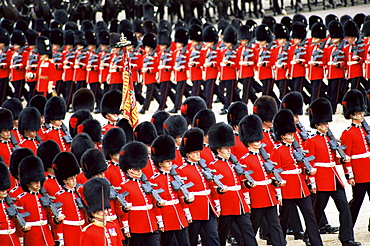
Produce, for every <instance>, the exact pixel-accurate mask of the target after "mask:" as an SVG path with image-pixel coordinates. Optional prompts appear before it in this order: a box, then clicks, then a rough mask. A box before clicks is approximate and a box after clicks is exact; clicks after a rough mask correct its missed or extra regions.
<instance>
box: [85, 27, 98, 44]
mask: <svg viewBox="0 0 370 246" xmlns="http://www.w3.org/2000/svg"><path fill="white" fill-rule="evenodd" d="M85 38H86V44H87V45H97V44H98V41H97V37H96V33H95V32H94V31H92V30H87V31H86V32H85Z"/></svg>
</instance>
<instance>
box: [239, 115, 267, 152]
mask: <svg viewBox="0 0 370 246" xmlns="http://www.w3.org/2000/svg"><path fill="white" fill-rule="evenodd" d="M239 139H240V141H241V142H242V143H243V144H244V145H245V147H247V148H248V143H254V142H259V141H261V140H262V139H263V133H262V120H261V118H260V117H259V116H258V115H255V114H251V115H246V116H244V117H243V119H242V120H241V121H240V122H239Z"/></svg>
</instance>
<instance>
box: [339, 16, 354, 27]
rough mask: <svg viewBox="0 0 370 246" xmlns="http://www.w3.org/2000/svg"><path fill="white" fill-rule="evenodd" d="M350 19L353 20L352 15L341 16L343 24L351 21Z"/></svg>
mask: <svg viewBox="0 0 370 246" xmlns="http://www.w3.org/2000/svg"><path fill="white" fill-rule="evenodd" d="M349 20H352V17H351V16H350V15H342V16H341V17H340V20H339V22H340V23H341V24H342V25H344V23H346V22H347V21H349Z"/></svg>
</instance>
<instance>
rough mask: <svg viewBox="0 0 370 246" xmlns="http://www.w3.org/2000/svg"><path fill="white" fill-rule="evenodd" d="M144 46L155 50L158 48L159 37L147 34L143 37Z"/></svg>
mask: <svg viewBox="0 0 370 246" xmlns="http://www.w3.org/2000/svg"><path fill="white" fill-rule="evenodd" d="M143 46H144V47H145V46H148V47H151V48H153V49H155V48H156V47H157V37H156V36H154V34H153V33H146V34H145V35H144V37H143Z"/></svg>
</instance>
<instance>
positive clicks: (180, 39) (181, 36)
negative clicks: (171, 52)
mask: <svg viewBox="0 0 370 246" xmlns="http://www.w3.org/2000/svg"><path fill="white" fill-rule="evenodd" d="M188 42H189V31H188V30H187V29H185V28H183V27H180V28H179V29H177V30H176V32H175V43H183V44H184V45H187V44H188Z"/></svg>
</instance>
